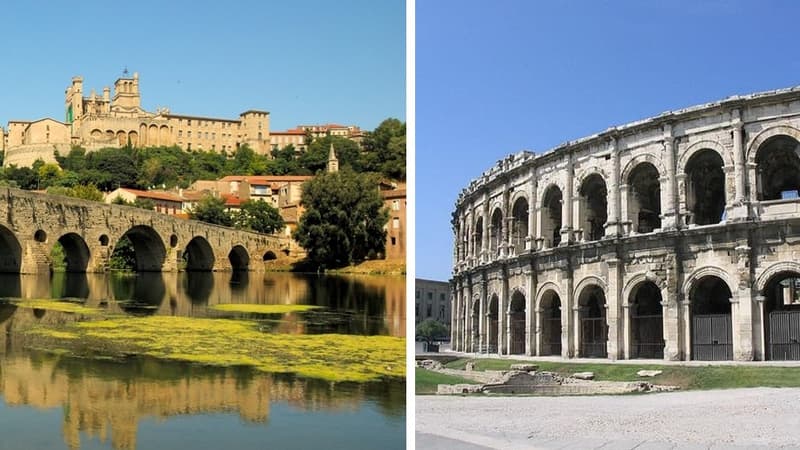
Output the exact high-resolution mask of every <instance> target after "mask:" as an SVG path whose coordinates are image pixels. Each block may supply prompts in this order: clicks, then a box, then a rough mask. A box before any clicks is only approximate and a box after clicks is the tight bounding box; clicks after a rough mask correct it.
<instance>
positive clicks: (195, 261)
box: [183, 236, 214, 272]
mask: <svg viewBox="0 0 800 450" xmlns="http://www.w3.org/2000/svg"><path fill="white" fill-rule="evenodd" d="M183 260H184V261H185V262H186V270H187V271H190V272H208V271H211V269H213V268H214V250H212V249H211V244H209V243H208V241H207V240H206V239H205V238H204V237H202V236H195V237H194V238H192V240H191V241H189V243H188V244H186V249H185V250H184V251H183Z"/></svg>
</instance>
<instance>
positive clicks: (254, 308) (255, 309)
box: [209, 303, 321, 314]
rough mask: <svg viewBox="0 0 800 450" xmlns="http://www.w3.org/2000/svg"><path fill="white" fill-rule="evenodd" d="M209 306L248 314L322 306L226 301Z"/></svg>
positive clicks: (218, 309)
mask: <svg viewBox="0 0 800 450" xmlns="http://www.w3.org/2000/svg"><path fill="white" fill-rule="evenodd" d="M209 308H211V309H213V310H216V311H224V312H237V313H247V314H285V313H291V312H303V311H310V310H312V309H318V308H321V307H320V306H315V305H258V304H254V303H226V304H222V305H212V306H209Z"/></svg>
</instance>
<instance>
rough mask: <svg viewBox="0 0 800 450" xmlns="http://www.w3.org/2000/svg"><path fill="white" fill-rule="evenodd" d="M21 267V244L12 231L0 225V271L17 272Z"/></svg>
mask: <svg viewBox="0 0 800 450" xmlns="http://www.w3.org/2000/svg"><path fill="white" fill-rule="evenodd" d="M21 267H22V246H21V245H20V244H19V240H18V239H17V237H16V236H15V235H14V232H13V231H11V230H9V229H8V228H6V227H4V226H2V225H0V272H2V273H19V271H20V268H21Z"/></svg>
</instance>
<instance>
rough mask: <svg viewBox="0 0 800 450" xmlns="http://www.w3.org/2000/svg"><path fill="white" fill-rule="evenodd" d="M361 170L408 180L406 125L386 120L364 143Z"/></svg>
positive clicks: (368, 135)
mask: <svg viewBox="0 0 800 450" xmlns="http://www.w3.org/2000/svg"><path fill="white" fill-rule="evenodd" d="M363 146H364V151H363V153H362V154H361V156H360V164H361V168H362V169H363V170H365V171H370V172H380V173H381V174H383V175H384V176H386V177H388V178H392V179H396V180H405V178H406V124H405V123H403V122H400V121H399V120H397V119H392V118H390V119H386V120H384V121H383V122H381V124H380V125H378V128H376V129H375V130H374V131H372V132H371V133H368V134H367V136H366V137H365V138H364V142H363Z"/></svg>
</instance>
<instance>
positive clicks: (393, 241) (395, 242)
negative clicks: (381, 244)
mask: <svg viewBox="0 0 800 450" xmlns="http://www.w3.org/2000/svg"><path fill="white" fill-rule="evenodd" d="M392 245H397V238H395V237H394V236H392Z"/></svg>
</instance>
